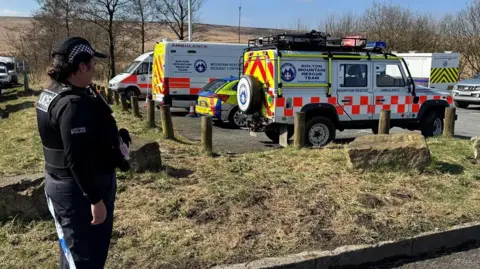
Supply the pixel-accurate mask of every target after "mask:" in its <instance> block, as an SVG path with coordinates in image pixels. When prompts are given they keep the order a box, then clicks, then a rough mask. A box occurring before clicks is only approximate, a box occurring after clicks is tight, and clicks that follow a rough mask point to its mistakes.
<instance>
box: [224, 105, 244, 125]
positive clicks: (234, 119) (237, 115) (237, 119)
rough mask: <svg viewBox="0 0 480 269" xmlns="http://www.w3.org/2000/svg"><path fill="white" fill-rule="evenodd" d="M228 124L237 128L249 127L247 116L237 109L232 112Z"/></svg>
mask: <svg viewBox="0 0 480 269" xmlns="http://www.w3.org/2000/svg"><path fill="white" fill-rule="evenodd" d="M228 122H229V123H230V124H231V125H232V126H234V127H236V128H241V127H245V126H246V125H247V116H246V115H245V114H243V112H242V111H241V110H240V109H238V107H236V108H234V109H232V111H231V112H230V115H229V116H228Z"/></svg>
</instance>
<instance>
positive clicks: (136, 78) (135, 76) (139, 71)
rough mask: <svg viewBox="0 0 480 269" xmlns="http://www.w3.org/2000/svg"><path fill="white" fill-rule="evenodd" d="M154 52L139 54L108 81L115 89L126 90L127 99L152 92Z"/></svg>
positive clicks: (111, 87)
mask: <svg viewBox="0 0 480 269" xmlns="http://www.w3.org/2000/svg"><path fill="white" fill-rule="evenodd" d="M152 62H153V52H148V53H145V54H142V55H140V56H138V57H137V58H136V59H135V60H134V61H133V62H132V63H130V64H129V65H128V66H127V67H126V68H124V69H123V70H122V71H121V72H120V73H119V74H118V75H116V76H115V77H114V78H112V79H111V80H110V81H109V82H108V87H109V88H110V89H111V90H113V91H118V92H125V93H126V95H127V98H128V99H127V100H130V97H131V96H146V95H147V94H151V93H152Z"/></svg>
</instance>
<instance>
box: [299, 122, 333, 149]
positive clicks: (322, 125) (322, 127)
mask: <svg viewBox="0 0 480 269" xmlns="http://www.w3.org/2000/svg"><path fill="white" fill-rule="evenodd" d="M333 139H335V126H334V125H333V123H332V121H331V120H330V119H328V118H326V117H314V118H312V119H310V120H309V121H308V122H307V125H306V127H305V143H306V144H307V145H308V146H311V147H323V146H326V145H327V144H328V143H330V142H332V140H333Z"/></svg>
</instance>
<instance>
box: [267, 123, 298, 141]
mask: <svg viewBox="0 0 480 269" xmlns="http://www.w3.org/2000/svg"><path fill="white" fill-rule="evenodd" d="M293 130H294V129H293V126H292V127H291V126H289V127H288V140H290V138H292V136H293ZM265 135H266V136H267V137H268V139H270V140H272V142H273V143H275V144H278V143H279V142H280V129H279V128H269V129H267V130H265Z"/></svg>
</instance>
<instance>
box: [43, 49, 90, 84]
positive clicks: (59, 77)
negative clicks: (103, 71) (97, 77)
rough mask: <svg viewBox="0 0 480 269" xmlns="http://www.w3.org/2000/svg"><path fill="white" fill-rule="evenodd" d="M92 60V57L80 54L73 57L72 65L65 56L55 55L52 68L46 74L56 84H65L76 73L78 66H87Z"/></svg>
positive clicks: (84, 53)
mask: <svg viewBox="0 0 480 269" xmlns="http://www.w3.org/2000/svg"><path fill="white" fill-rule="evenodd" d="M92 58H93V56H92V55H90V54H88V53H86V52H81V53H79V54H77V55H76V56H75V58H74V59H73V63H69V62H68V56H67V55H55V57H54V59H53V66H52V67H51V68H50V69H49V70H48V72H47V74H48V76H49V77H50V78H51V79H53V80H55V81H57V82H60V83H67V79H68V78H69V77H70V76H71V75H72V74H75V73H76V72H77V71H78V69H79V67H80V64H82V63H83V64H87V65H88V63H89V62H90V60H91V59H92Z"/></svg>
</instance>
